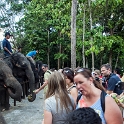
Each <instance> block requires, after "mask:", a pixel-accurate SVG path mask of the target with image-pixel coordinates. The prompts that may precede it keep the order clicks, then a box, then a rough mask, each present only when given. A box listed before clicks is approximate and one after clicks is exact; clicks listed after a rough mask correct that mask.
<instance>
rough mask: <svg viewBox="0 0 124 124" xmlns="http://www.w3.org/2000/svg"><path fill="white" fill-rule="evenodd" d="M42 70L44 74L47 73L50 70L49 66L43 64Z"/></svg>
mask: <svg viewBox="0 0 124 124" xmlns="http://www.w3.org/2000/svg"><path fill="white" fill-rule="evenodd" d="M42 69H43V71H44V72H46V71H47V70H48V65H47V64H43V65H42Z"/></svg>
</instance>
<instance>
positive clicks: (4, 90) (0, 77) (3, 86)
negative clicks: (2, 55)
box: [0, 60, 22, 109]
mask: <svg viewBox="0 0 124 124" xmlns="http://www.w3.org/2000/svg"><path fill="white" fill-rule="evenodd" d="M21 95H22V87H21V84H20V83H19V82H18V81H17V79H16V78H15V77H14V76H13V74H12V70H11V69H10V67H9V66H8V65H7V64H6V63H5V62H4V61H3V60H0V104H1V107H3V108H5V109H9V96H10V97H11V98H13V99H15V100H17V101H21Z"/></svg>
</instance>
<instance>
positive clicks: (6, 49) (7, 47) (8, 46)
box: [2, 32, 12, 56]
mask: <svg viewBox="0 0 124 124" xmlns="http://www.w3.org/2000/svg"><path fill="white" fill-rule="evenodd" d="M10 36H11V35H10V33H9V32H6V33H5V38H4V40H3V42H2V46H3V49H4V55H5V56H10V55H11V54H12V47H11V44H10V42H9V41H8V39H9V38H10Z"/></svg>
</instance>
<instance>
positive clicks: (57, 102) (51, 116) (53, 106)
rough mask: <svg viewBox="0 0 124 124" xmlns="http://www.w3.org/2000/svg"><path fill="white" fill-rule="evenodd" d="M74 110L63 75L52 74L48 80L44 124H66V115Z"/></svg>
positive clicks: (58, 73)
mask: <svg viewBox="0 0 124 124" xmlns="http://www.w3.org/2000/svg"><path fill="white" fill-rule="evenodd" d="M74 108H75V104H74V100H73V98H72V97H71V95H69V94H68V91H67V89H66V83H65V80H64V77H63V74H62V73H61V72H58V71H56V72H53V73H52V74H51V75H50V78H49V79H48V90H47V93H46V99H45V109H44V124H66V123H67V115H68V114H69V113H70V112H71V111H72V110H74Z"/></svg>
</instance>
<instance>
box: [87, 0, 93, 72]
mask: <svg viewBox="0 0 124 124" xmlns="http://www.w3.org/2000/svg"><path fill="white" fill-rule="evenodd" d="M90 3H91V0H88V4H89V10H90V30H92V25H93V24H92V23H93V22H92V12H91V5H90ZM91 41H92V42H93V38H92V37H91ZM91 47H93V44H92V43H91ZM91 54H92V71H94V52H93V51H92V52H91Z"/></svg>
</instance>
